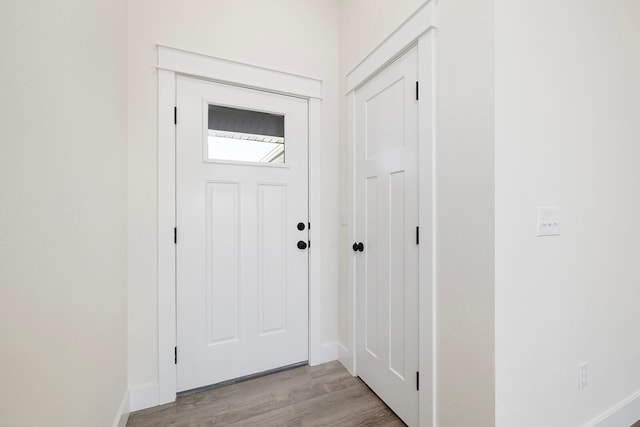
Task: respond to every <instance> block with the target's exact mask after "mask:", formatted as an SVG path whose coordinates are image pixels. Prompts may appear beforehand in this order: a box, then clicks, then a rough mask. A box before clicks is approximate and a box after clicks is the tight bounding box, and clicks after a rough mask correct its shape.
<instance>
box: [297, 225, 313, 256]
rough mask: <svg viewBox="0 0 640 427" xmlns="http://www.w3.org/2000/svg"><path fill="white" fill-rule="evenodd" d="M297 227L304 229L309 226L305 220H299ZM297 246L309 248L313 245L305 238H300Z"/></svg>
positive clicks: (299, 229)
mask: <svg viewBox="0 0 640 427" xmlns="http://www.w3.org/2000/svg"><path fill="white" fill-rule="evenodd" d="M296 228H297V229H298V231H304V229H305V228H307V226H306V225H305V223H304V222H299V223H298V225H296ZM309 228H311V225H309ZM297 246H298V249H300V250H303V249H307V248H308V247H310V246H311V242H309V243H307V242H305V241H304V240H298V243H297Z"/></svg>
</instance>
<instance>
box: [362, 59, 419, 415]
mask: <svg viewBox="0 0 640 427" xmlns="http://www.w3.org/2000/svg"><path fill="white" fill-rule="evenodd" d="M417 69H418V63H417V51H416V49H413V50H411V51H409V52H407V53H406V54H405V55H403V56H402V57H401V58H399V59H398V60H396V61H395V62H394V63H393V64H391V65H390V66H389V67H388V68H386V69H385V70H383V71H382V72H380V74H378V75H377V76H375V77H374V78H373V79H371V80H370V81H369V82H367V83H366V84H365V85H363V86H362V87H361V88H359V89H358V90H357V91H356V94H355V109H356V111H355V114H356V116H355V144H356V145H355V165H354V167H355V199H356V206H355V210H356V212H355V218H356V224H355V226H356V236H357V239H358V240H363V241H364V252H363V253H362V254H360V253H357V254H356V255H355V257H356V316H357V319H356V328H357V331H356V367H357V372H358V375H359V376H360V377H361V378H362V379H363V380H364V381H365V382H366V383H367V384H368V385H369V387H371V389H372V390H373V391H375V392H376V393H377V394H378V395H379V396H380V397H381V398H382V400H384V401H385V403H387V405H389V407H390V408H391V409H393V410H394V411H395V412H396V413H397V414H398V415H399V416H400V417H401V418H402V419H403V420H404V421H405V422H406V423H407V424H409V425H417V421H418V392H417V390H416V372H417V370H418V246H417V244H416V240H415V233H416V226H417V225H418V105H417V102H418V101H416V99H415V84H416V80H417Z"/></svg>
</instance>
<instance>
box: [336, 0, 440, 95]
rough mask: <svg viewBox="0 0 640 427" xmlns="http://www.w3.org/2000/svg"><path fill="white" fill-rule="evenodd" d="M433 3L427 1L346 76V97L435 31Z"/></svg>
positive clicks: (430, 0) (432, 1) (431, 0)
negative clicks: (423, 36) (424, 35)
mask: <svg viewBox="0 0 640 427" xmlns="http://www.w3.org/2000/svg"><path fill="white" fill-rule="evenodd" d="M434 3H435V2H434V0H426V1H425V2H424V3H423V4H422V5H420V7H418V9H416V11H415V12H413V13H412V14H411V16H409V17H408V18H407V19H406V20H405V21H404V22H403V23H402V24H400V26H399V27H398V28H396V29H395V30H394V31H393V32H392V33H391V34H389V36H387V38H385V39H384V40H383V41H382V42H380V44H379V45H378V46H376V48H375V49H373V50H372V51H371V52H370V53H369V54H368V55H367V56H365V57H364V58H363V59H362V60H361V61H360V62H359V63H358V64H356V65H355V66H354V67H353V68H352V69H351V71H349V72H348V73H347V91H346V93H347V94H348V93H350V92H352V91H354V90H356V89H357V88H358V87H359V86H362V84H364V83H365V82H366V81H367V80H369V79H370V78H371V77H373V76H374V75H375V74H377V73H378V72H379V71H380V70H381V69H382V68H384V67H386V66H387V65H389V64H390V63H391V62H393V61H394V60H396V59H397V58H398V57H400V56H402V55H403V54H404V53H405V52H406V51H407V50H409V49H410V48H411V47H413V46H414V45H416V44H417V42H418V39H419V38H420V37H422V35H423V34H425V33H427V32H429V31H431V30H434V29H437V26H436V13H435V5H434Z"/></svg>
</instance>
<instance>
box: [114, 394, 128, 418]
mask: <svg viewBox="0 0 640 427" xmlns="http://www.w3.org/2000/svg"><path fill="white" fill-rule="evenodd" d="M128 420H129V390H127V391H125V393H124V396H122V400H121V401H120V407H119V408H118V413H117V414H116V419H115V420H113V427H126V426H127V421H128Z"/></svg>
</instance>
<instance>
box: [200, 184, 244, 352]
mask: <svg viewBox="0 0 640 427" xmlns="http://www.w3.org/2000/svg"><path fill="white" fill-rule="evenodd" d="M206 194H207V196H206V214H205V216H206V221H207V226H206V227H207V229H206V236H207V249H206V258H205V260H206V274H207V277H206V280H207V284H206V286H207V298H206V308H205V310H206V312H207V316H206V320H207V336H208V339H209V340H208V344H209V345H215V344H220V343H225V342H228V341H231V340H237V339H238V330H239V327H240V319H239V315H240V310H239V306H238V303H239V298H238V293H239V290H240V271H239V269H240V259H239V242H238V237H239V234H240V233H239V231H240V230H239V228H240V218H239V217H238V214H239V209H238V208H239V199H238V198H239V185H238V184H237V183H220V182H208V183H207V188H206Z"/></svg>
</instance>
